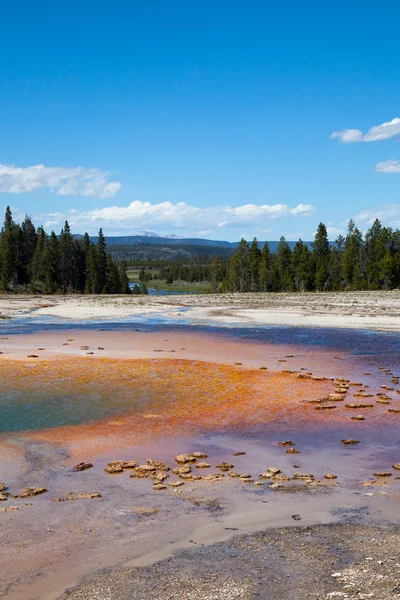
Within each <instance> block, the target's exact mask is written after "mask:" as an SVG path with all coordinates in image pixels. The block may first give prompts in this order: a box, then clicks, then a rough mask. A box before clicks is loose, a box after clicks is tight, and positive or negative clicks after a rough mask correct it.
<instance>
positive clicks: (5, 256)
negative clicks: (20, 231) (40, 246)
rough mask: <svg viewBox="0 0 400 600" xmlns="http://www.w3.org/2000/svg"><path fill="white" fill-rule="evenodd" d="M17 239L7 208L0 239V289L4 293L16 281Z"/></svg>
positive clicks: (9, 211) (14, 225)
mask: <svg viewBox="0 0 400 600" xmlns="http://www.w3.org/2000/svg"><path fill="white" fill-rule="evenodd" d="M17 239H18V238H17V235H16V224H15V223H14V220H13V218H12V213H11V209H10V207H9V206H7V208H6V214H5V218H4V225H3V228H2V230H1V238H0V266H1V273H0V289H1V290H2V291H6V290H7V289H8V286H9V285H10V284H11V283H14V282H15V281H16V275H17V256H18V246H17Z"/></svg>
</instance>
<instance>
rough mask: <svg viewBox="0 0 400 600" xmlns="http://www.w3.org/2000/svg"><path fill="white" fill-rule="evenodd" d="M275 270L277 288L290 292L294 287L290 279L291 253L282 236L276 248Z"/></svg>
mask: <svg viewBox="0 0 400 600" xmlns="http://www.w3.org/2000/svg"><path fill="white" fill-rule="evenodd" d="M276 270H277V275H278V278H279V283H278V285H279V288H280V290H281V291H283V292H291V291H292V290H293V289H294V286H293V279H292V253H291V251H290V247H289V244H288V243H287V241H286V240H285V238H284V237H283V236H281V238H280V240H279V244H278V246H277V249H276Z"/></svg>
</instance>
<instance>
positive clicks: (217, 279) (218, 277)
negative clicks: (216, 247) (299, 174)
mask: <svg viewBox="0 0 400 600" xmlns="http://www.w3.org/2000/svg"><path fill="white" fill-rule="evenodd" d="M222 279H223V278H222V267H221V261H220V260H219V258H218V257H217V256H214V257H213V259H212V261H211V264H210V274H209V281H210V283H211V290H212V292H213V293H214V294H215V292H217V290H218V287H219V284H220V283H221V281H222Z"/></svg>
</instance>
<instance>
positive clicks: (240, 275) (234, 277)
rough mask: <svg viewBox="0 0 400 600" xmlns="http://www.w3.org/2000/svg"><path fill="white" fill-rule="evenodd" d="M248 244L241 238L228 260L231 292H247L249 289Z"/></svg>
mask: <svg viewBox="0 0 400 600" xmlns="http://www.w3.org/2000/svg"><path fill="white" fill-rule="evenodd" d="M248 254H249V245H248V243H247V242H246V240H244V239H243V238H242V239H241V240H240V242H239V245H238V247H237V250H236V252H234V253H233V255H232V258H231V260H230V262H229V272H228V277H229V283H230V289H231V290H232V292H247V291H248V290H249V260H248Z"/></svg>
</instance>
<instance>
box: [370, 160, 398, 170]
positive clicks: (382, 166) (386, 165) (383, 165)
mask: <svg viewBox="0 0 400 600" xmlns="http://www.w3.org/2000/svg"><path fill="white" fill-rule="evenodd" d="M375 171H376V172H377V173H400V160H395V159H394V158H391V159H390V160H384V161H382V162H380V163H378V164H377V165H375Z"/></svg>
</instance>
